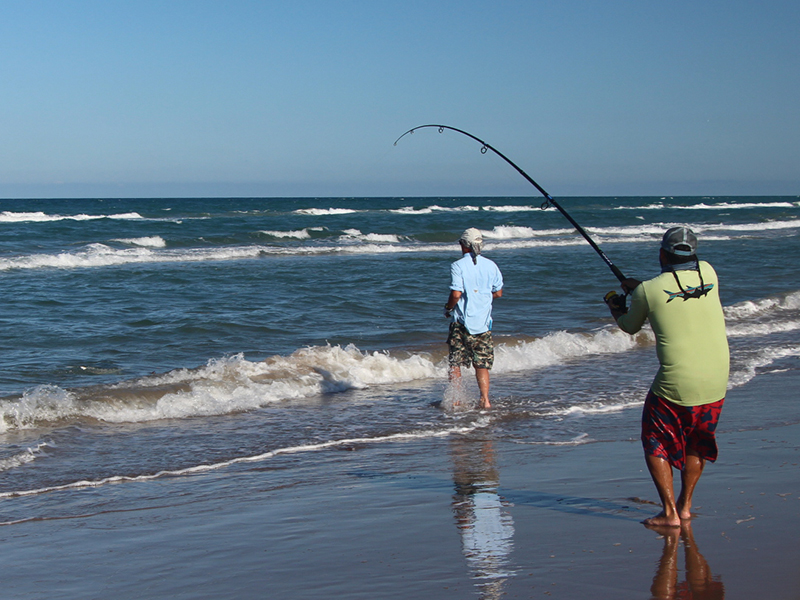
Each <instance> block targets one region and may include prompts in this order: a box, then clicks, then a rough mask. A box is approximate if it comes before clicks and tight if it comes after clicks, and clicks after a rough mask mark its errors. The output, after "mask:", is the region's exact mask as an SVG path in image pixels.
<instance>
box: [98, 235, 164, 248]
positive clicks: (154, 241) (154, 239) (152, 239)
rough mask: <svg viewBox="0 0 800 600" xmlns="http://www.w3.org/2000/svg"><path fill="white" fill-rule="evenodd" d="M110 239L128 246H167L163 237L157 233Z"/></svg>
mask: <svg viewBox="0 0 800 600" xmlns="http://www.w3.org/2000/svg"><path fill="white" fill-rule="evenodd" d="M111 241H112V242H119V243H121V244H128V245H129V246H144V247H146V248H166V246H167V242H165V241H164V238H162V237H161V236H158V235H151V236H146V237H140V238H119V239H115V240H111Z"/></svg>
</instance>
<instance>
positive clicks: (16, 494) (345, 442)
mask: <svg viewBox="0 0 800 600" xmlns="http://www.w3.org/2000/svg"><path fill="white" fill-rule="evenodd" d="M485 425H486V420H482V421H481V420H479V421H477V422H476V423H474V424H472V425H470V426H456V427H450V428H448V429H427V430H417V431H409V432H404V433H393V434H389V435H381V436H375V437H358V438H347V439H341V440H329V441H326V442H320V443H317V444H305V445H302V446H290V447H286V448H277V449H275V450H270V451H269V452H263V453H261V454H255V455H251V456H240V457H238V458H233V459H230V460H225V461H220V462H216V463H209V464H201V465H195V466H192V467H186V468H184V469H175V470H164V471H159V472H157V473H152V474H147V475H113V476H111V477H104V478H102V479H95V480H81V481H73V482H71V483H66V484H62V485H56V486H50V487H44V488H39V489H33V490H19V491H11V492H0V498H20V497H24V496H36V495H40V494H46V493H49V492H57V491H64V490H76V489H84V488H96V487H101V486H104V485H108V484H111V483H124V482H136V481H152V480H154V479H162V478H164V477H179V476H182V475H194V474H197V473H207V472H209V471H216V470H219V469H224V468H226V467H230V466H233V465H237V464H243V463H254V462H262V461H265V460H268V459H270V458H274V457H276V456H281V455H283V454H298V453H301V452H319V451H322V450H328V449H330V448H336V447H340V446H349V445H352V444H378V443H386V442H397V441H405V440H413V439H426V438H435V437H447V436H450V435H457V434H465V433H470V432H472V431H475V430H476V429H479V428H480V427H484V426H485ZM26 520H31V519H22V520H17V521H6V522H4V523H0V525H14V524H18V523H23V522H25V521H26ZM37 520H41V518H37Z"/></svg>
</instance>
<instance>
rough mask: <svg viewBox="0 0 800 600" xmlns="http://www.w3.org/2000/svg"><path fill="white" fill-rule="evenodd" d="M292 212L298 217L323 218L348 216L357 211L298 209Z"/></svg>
mask: <svg viewBox="0 0 800 600" xmlns="http://www.w3.org/2000/svg"><path fill="white" fill-rule="evenodd" d="M294 212H295V213H296V214H298V215H311V216H314V217H323V216H328V215H349V214H352V213H357V212H359V211H357V210H355V209H352V208H299V209H297V210H296V211H294Z"/></svg>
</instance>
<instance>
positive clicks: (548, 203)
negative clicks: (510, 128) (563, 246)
mask: <svg viewBox="0 0 800 600" xmlns="http://www.w3.org/2000/svg"><path fill="white" fill-rule="evenodd" d="M426 127H436V128H438V129H439V133H442V132H443V131H444V130H445V129H449V130H450V131H455V132H458V133H460V134H463V135H465V136H467V137H468V138H472V139H473V140H475V141H476V142H478V143H479V144H481V146H482V147H481V154H486V151H487V150H491V151H492V152H494V153H495V154H497V156H499V157H500V158H502V159H503V160H504V161H506V162H507V163H508V164H510V165H511V166H512V167H514V168H515V169H516V170H517V172H518V173H519V174H520V175H522V176H523V177H524V178H525V179H527V180H528V183H530V184H531V185H533V187H535V188H536V189H537V190H539V192H540V193H541V194H542V196H544V197H545V201H544V202H543V203H542V209H545V208H549V207H550V206H554V207H555V208H557V209H558V211H559V212H560V213H561V214H562V215H564V217H566V219H567V221H569V222H570V223H572V226H573V227H574V228H575V229H576V230H577V232H578V233H580V234H581V235H582V236H583V238H584V239H585V240H586V241H587V242H589V245H590V246H591V247H592V248H594V251H595V252H597V253H598V254H599V255H600V258H602V259H603V262H605V263H606V265H608V268H609V269H611V272H612V273H614V275H615V276H616V278H617V279H619V281H620V283H622V282H624V281H625V280H626V279H627V278H626V277H625V275H623V274H622V271H620V270H619V268H618V267H617V266H616V265H615V264H614V263H613V262H611V259H610V258H608V256H606V253H605V252H603V251H602V250H601V249H600V246H598V245H597V244H596V243H595V241H594V240H593V239H592V238H590V237H589V234H588V233H586V231H585V230H584V229H583V227H581V226H580V225H578V223H577V221H575V219H573V218H572V217H571V216H570V215H569V213H568V212H567V211H566V210H564V208H563V207H562V206H561V205H560V204H559V203H558V202H556V201H555V200H554V199H553V197H552V196H551V195H550V194H548V193H547V192H546V191H545V190H544V188H543V187H542V186H540V185H539V184H538V183H536V182H535V181H534V180H533V179H532V178H531V176H530V175H528V174H527V173H526V172H525V171H523V170H522V169H521V168H519V166H517V164H516V163H514V161H512V160H511V159H510V158H508V157H507V156H506V155H505V154H503V153H502V152H500V151H499V150H498V149H497V148H495V147H494V146H492V145H491V144H487V143H486V142H484V141H483V140H482V139H480V138H478V137H475V136H474V135H472V134H471V133H467V132H466V131H463V130H461V129H456V128H455V127H450V126H448V125H420V126H418V127H414V128H413V129H409V130H408V131H406V132H405V133H404V134H403V135H401V136H400V137H399V138H397V139H396V140H395V142H394V145H395V146H396V145H397V142H399V141H400V140H401V139H403V138H404V137H405V136H406V135H408V134H413V133H414V132H415V131H416V130H417V129H425V128H426Z"/></svg>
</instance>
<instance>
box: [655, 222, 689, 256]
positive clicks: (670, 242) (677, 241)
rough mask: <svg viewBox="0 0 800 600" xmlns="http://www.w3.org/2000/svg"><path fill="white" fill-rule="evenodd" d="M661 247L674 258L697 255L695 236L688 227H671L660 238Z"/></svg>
mask: <svg viewBox="0 0 800 600" xmlns="http://www.w3.org/2000/svg"><path fill="white" fill-rule="evenodd" d="M661 247H662V248H663V249H664V250H665V251H666V252H669V253H670V254H675V255H676V256H694V255H695V254H696V253H697V236H695V234H694V232H693V231H692V230H691V229H689V228H688V227H672V228H671V229H667V232H666V233H665V234H664V237H663V238H661Z"/></svg>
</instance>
